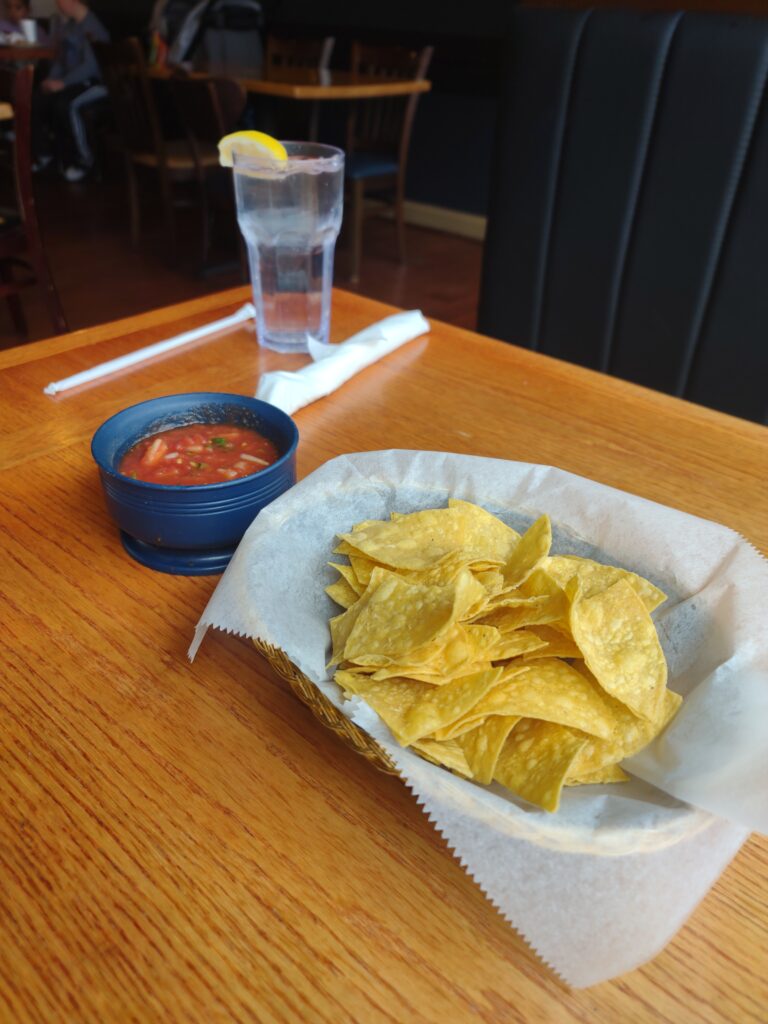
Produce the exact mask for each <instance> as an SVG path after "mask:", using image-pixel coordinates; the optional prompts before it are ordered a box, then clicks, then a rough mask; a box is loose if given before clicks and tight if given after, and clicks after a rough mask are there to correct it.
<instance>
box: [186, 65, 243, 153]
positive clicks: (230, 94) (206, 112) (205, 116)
mask: <svg viewBox="0 0 768 1024" xmlns="http://www.w3.org/2000/svg"><path fill="white" fill-rule="evenodd" d="M171 90H172V93H173V99H174V102H175V104H176V108H177V110H178V112H179V115H180V116H181V121H182V123H183V125H184V128H185V130H186V132H187V137H188V139H189V142H190V144H191V145H192V148H193V150H195V151H196V152H197V153H198V154H199V153H201V152H202V151H203V150H204V149H206V148H208V149H210V147H211V146H215V145H216V144H217V143H218V141H219V140H220V139H221V138H223V136H225V135H228V134H229V133H230V132H232V131H233V130H234V129H235V126H236V125H237V123H238V121H239V120H240V117H241V116H242V113H243V110H244V109H245V103H246V95H245V92H244V91H243V89H242V87H241V86H240V85H239V84H238V83H237V82H235V81H233V80H232V79H229V78H197V77H195V78H189V77H184V76H177V77H174V78H173V79H172V80H171Z"/></svg>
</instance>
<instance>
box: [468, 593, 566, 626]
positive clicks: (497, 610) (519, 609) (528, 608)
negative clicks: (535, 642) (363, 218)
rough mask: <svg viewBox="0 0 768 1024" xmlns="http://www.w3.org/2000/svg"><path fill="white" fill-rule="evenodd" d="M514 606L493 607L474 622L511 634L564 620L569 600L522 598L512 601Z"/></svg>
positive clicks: (544, 596)
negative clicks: (522, 628)
mask: <svg viewBox="0 0 768 1024" xmlns="http://www.w3.org/2000/svg"><path fill="white" fill-rule="evenodd" d="M511 600H514V604H511V603H510V604H509V605H506V604H505V605H503V606H501V607H495V606H494V607H493V608H492V609H491V610H489V611H486V612H483V614H481V615H477V616H475V619H474V621H475V622H477V623H480V624H482V625H486V626H495V627H496V629H498V630H500V631H501V632H502V633H511V632H513V631H514V630H516V629H520V628H521V627H522V626H541V625H546V623H548V622H557V621H559V620H560V619H562V617H563V614H564V612H565V611H566V610H567V600H566V597H565V595H564V594H563V595H562V596H561V597H547V596H546V595H542V596H541V597H520V598H514V599H510V601H511Z"/></svg>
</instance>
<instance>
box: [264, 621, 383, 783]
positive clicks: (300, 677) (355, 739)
mask: <svg viewBox="0 0 768 1024" xmlns="http://www.w3.org/2000/svg"><path fill="white" fill-rule="evenodd" d="M253 643H254V646H255V647H256V650H257V651H258V652H259V654H261V655H263V656H264V657H265V658H266V659H267V661H268V662H269V664H270V665H271V666H272V668H273V669H274V670H275V672H276V673H277V674H278V675H279V676H280V678H281V679H284V680H285V681H286V682H287V683H288V685H289V686H290V688H291V689H292V690H293V692H294V693H295V694H296V696H297V697H298V698H299V700H302V701H303V702H304V703H305V704H306V705H308V707H309V708H310V710H311V711H312V712H313V714H314V715H315V717H316V718H318V719H319V720H320V721H321V722H322V723H323V725H325V726H327V728H329V729H332V730H333V732H335V733H336V735H337V736H338V737H339V738H340V739H342V740H343V741H344V742H345V743H346V744H347V746H350V747H352V749H353V750H354V751H356V753H358V754H362V755H363V757H364V758H365V759H366V760H367V761H369V762H370V763H371V764H372V765H373V766H374V767H376V768H378V769H379V770H380V771H382V772H387V774H388V775H398V776H399V774H400V773H399V772H398V770H397V769H396V768H395V766H394V764H393V763H392V761H391V760H390V758H389V756H388V755H387V754H386V753H385V752H384V751H383V750H382V749H381V747H380V746H379V745H378V743H376V742H374V740H372V739H371V737H370V736H369V735H368V734H367V733H365V732H363V730H362V729H360V728H359V727H358V726H356V725H355V723H354V722H351V721H350V720H349V719H348V718H347V717H346V715H343V714H342V713H341V711H339V709H338V708H336V707H334V705H333V704H332V703H331V702H330V701H329V700H328V698H327V697H326V696H325V694H324V693H322V692H321V691H320V690H318V688H317V687H316V686H315V684H314V683H313V682H312V681H311V680H310V679H308V678H307V677H306V676H305V675H304V673H303V672H300V671H299V669H297V668H296V666H295V665H294V664H293V662H292V661H291V660H290V658H289V657H288V655H287V654H285V652H284V651H281V650H280V648H279V647H273V646H272V645H271V644H268V643H265V642H264V641H263V640H254V641H253Z"/></svg>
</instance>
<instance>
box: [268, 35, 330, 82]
mask: <svg viewBox="0 0 768 1024" xmlns="http://www.w3.org/2000/svg"><path fill="white" fill-rule="evenodd" d="M335 42H336V40H335V38H334V37H333V36H325V37H324V38H322V39H288V38H285V37H283V36H272V35H270V36H269V37H268V38H267V53H266V58H265V68H266V71H267V75H269V72H270V71H281V70H284V69H288V68H302V69H306V70H308V71H326V70H327V69H328V68H329V67H330V64H331V55H332V54H333V48H334V44H335Z"/></svg>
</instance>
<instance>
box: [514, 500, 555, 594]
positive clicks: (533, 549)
mask: <svg viewBox="0 0 768 1024" xmlns="http://www.w3.org/2000/svg"><path fill="white" fill-rule="evenodd" d="M551 546H552V526H551V524H550V521H549V516H539V518H538V519H537V520H536V522H535V523H533V525H532V526H530V527H529V528H528V529H527V530H526V531H525V533H524V534H523V536H522V537H521V538H520V541H519V543H518V544H517V546H516V548H515V549H514V551H513V552H512V554H511V556H510V557H509V559H508V560H507V561H506V563H505V565H504V568H503V569H502V572H503V575H504V583H505V584H506V586H507V587H519V586H520V584H521V583H523V582H524V581H525V580H527V579H528V577H529V576H530V575H531V573H532V572H533V570H534V569H535V568H536V567H537V566H538V565H539V563H540V562H541V561H542V559H544V558H546V557H547V555H548V554H549V549H550V547H551Z"/></svg>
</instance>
